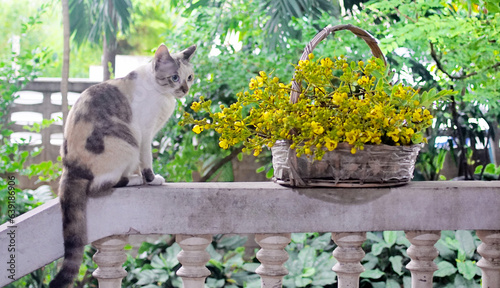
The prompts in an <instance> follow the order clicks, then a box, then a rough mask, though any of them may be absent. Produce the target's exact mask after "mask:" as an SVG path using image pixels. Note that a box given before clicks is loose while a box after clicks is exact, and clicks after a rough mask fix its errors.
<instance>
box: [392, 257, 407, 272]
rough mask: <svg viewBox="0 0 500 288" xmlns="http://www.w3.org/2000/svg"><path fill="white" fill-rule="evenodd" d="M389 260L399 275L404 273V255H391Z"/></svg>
mask: <svg viewBox="0 0 500 288" xmlns="http://www.w3.org/2000/svg"><path fill="white" fill-rule="evenodd" d="M389 262H391V265H392V270H394V272H396V273H398V275H400V276H401V275H403V273H404V272H403V257H402V256H400V255H397V256H391V257H389Z"/></svg>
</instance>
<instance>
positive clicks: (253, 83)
mask: <svg viewBox="0 0 500 288" xmlns="http://www.w3.org/2000/svg"><path fill="white" fill-rule="evenodd" d="M257 87H258V83H257V80H255V79H254V78H252V79H250V83H248V88H250V90H254V89H255V88H257Z"/></svg>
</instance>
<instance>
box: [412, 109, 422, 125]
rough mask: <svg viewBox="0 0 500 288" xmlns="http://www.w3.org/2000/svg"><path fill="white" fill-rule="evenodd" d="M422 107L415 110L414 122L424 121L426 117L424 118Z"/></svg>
mask: <svg viewBox="0 0 500 288" xmlns="http://www.w3.org/2000/svg"><path fill="white" fill-rule="evenodd" d="M421 113H422V109H420V108H418V109H417V110H415V112H413V115H412V118H413V121H414V122H422V121H423V120H424V119H423V118H422V114H421Z"/></svg>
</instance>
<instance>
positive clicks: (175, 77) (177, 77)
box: [170, 75, 180, 82]
mask: <svg viewBox="0 0 500 288" xmlns="http://www.w3.org/2000/svg"><path fill="white" fill-rule="evenodd" d="M170 79H171V80H172V81H174V82H179V80H180V78H179V75H174V76H172V77H170Z"/></svg>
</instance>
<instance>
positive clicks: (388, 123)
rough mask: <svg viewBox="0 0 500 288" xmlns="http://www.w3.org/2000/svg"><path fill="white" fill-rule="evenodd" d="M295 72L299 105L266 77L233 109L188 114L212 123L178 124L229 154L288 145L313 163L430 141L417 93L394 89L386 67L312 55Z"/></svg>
mask: <svg viewBox="0 0 500 288" xmlns="http://www.w3.org/2000/svg"><path fill="white" fill-rule="evenodd" d="M295 68H296V73H295V76H294V80H295V81H297V82H298V83H300V84H301V86H302V89H301V91H298V92H299V94H300V97H299V99H298V102H297V103H290V92H291V89H292V88H291V87H292V85H291V82H290V83H289V84H284V83H281V82H280V81H279V79H278V78H277V77H273V76H272V75H268V74H266V73H265V72H264V71H261V72H259V75H258V76H256V77H255V78H253V79H251V80H250V83H249V86H248V87H249V89H250V91H245V92H240V93H238V94H237V97H238V101H237V102H236V103H234V104H231V105H230V106H229V107H225V106H224V105H221V106H220V107H217V106H215V107H214V106H213V105H212V102H211V101H210V100H205V99H204V98H203V97H201V98H200V101H199V102H194V103H193V104H192V106H191V108H192V110H193V111H195V112H200V111H202V112H206V113H208V114H209V118H210V119H207V118H205V119H202V120H194V118H193V117H192V115H190V114H188V113H185V115H184V120H183V121H181V125H185V124H194V127H193V131H194V132H195V133H201V132H202V131H203V130H206V129H214V130H215V131H217V132H218V133H219V134H220V135H221V136H220V138H219V141H220V142H219V145H220V147H222V148H224V149H227V148H229V147H230V146H233V145H237V144H238V143H243V145H244V146H245V148H244V149H245V150H246V151H249V152H250V151H253V154H254V155H258V154H259V153H260V152H261V151H262V149H263V147H264V146H267V147H272V146H273V145H274V143H275V142H276V141H278V140H288V141H289V142H290V143H291V148H292V149H296V152H297V155H298V156H300V155H302V154H306V155H310V156H312V157H314V159H321V158H322V157H323V155H324V154H325V152H326V151H332V150H334V149H335V148H336V147H337V145H338V144H339V143H340V142H347V143H349V144H350V145H351V146H352V149H351V152H352V153H356V151H357V150H362V149H363V147H364V145H373V144H374V145H376V144H382V143H383V144H388V145H412V144H418V143H421V142H425V141H426V139H425V138H424V137H423V130H424V129H425V128H427V127H429V126H430V125H431V124H432V118H433V117H432V115H431V113H430V112H429V110H427V109H426V108H425V107H424V106H423V105H422V104H421V103H422V99H421V95H420V94H419V93H418V91H416V90H414V89H413V88H411V87H405V86H403V85H401V84H397V85H394V86H393V85H391V84H390V83H389V81H388V80H387V79H386V73H385V72H386V71H385V70H386V67H385V65H384V63H383V61H382V60H380V59H377V58H372V59H369V60H368V61H367V63H366V64H365V63H364V62H363V61H359V62H358V63H355V62H351V63H348V62H347V60H346V58H344V57H342V56H341V57H338V58H335V59H333V60H332V59H330V58H323V59H320V60H319V61H315V60H314V55H312V54H310V55H309V57H308V60H304V61H300V62H299V63H298V65H296V66H295ZM426 95H427V94H426ZM427 98H429V97H427ZM427 98H426V99H427ZM216 111H217V112H216Z"/></svg>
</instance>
